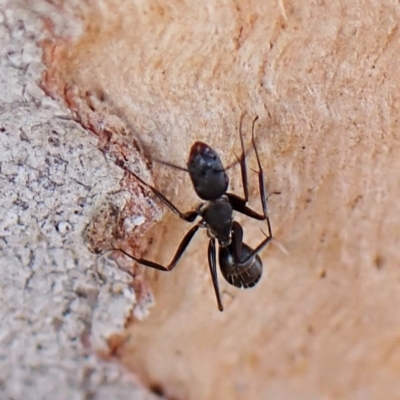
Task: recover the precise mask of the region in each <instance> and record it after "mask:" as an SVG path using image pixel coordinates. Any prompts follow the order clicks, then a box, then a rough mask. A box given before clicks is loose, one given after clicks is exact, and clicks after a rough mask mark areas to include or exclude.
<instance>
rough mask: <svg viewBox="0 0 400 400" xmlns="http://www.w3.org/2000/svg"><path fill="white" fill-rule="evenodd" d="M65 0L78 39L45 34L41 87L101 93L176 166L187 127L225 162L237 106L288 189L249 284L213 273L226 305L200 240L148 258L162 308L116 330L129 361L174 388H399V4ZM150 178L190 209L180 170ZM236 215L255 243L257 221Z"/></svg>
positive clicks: (289, 394)
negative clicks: (257, 276) (260, 270)
mask: <svg viewBox="0 0 400 400" xmlns="http://www.w3.org/2000/svg"><path fill="white" fill-rule="evenodd" d="M72 4H73V3H72V2H66V5H69V6H70V8H71V9H74V7H72ZM77 10H78V11H77ZM75 13H76V15H75V17H76V18H81V19H82V20H83V21H84V22H85V23H86V27H85V29H84V30H83V34H82V35H81V36H78V37H74V38H71V39H67V40H65V37H64V38H63V40H61V39H60V38H58V39H57V40H56V41H55V42H54V43H47V44H46V45H45V50H46V54H47V63H48V67H49V69H48V72H47V74H46V76H45V82H46V85H47V88H48V90H50V91H53V94H55V95H58V96H59V97H64V100H65V99H66V100H67V101H68V103H69V104H70V106H71V107H72V108H73V109H74V111H76V112H77V113H78V114H79V115H81V116H82V115H83V116H85V115H86V116H87V114H88V110H89V109H90V107H89V106H88V102H87V97H88V96H89V97H90V96H94V97H96V98H101V99H100V100H101V101H100V103H101V104H106V106H107V105H108V106H110V107H109V109H110V110H111V111H110V110H109V111H107V112H105V111H104V108H103V107H104V106H103V105H102V106H101V107H100V106H99V107H97V108H96V107H94V111H95V112H97V114H98V115H94V116H92V117H93V121H95V122H94V125H93V126H94V127H95V128H96V127H98V125H96V124H98V121H99V120H101V118H105V117H104V115H106V114H107V113H108V112H110V113H111V112H112V110H114V112H115V110H118V114H119V115H120V116H122V117H123V119H124V120H125V121H129V126H130V128H131V130H132V131H134V132H135V134H134V135H136V136H134V135H132V141H133V140H134V138H136V139H135V140H137V141H139V142H140V143H141V145H142V146H143V148H144V149H145V151H146V152H147V153H150V154H151V155H152V156H153V157H154V156H155V157H157V158H161V159H163V160H166V161H169V162H173V163H176V164H179V165H185V162H186V158H187V155H188V151H189V148H190V146H191V144H192V143H193V142H194V141H195V140H203V141H205V142H207V143H208V144H210V145H211V146H212V147H214V148H215V149H218V151H219V152H220V154H221V157H222V158H223V160H224V161H225V163H226V164H229V163H230V162H232V161H234V160H235V154H238V153H239V141H238V133H237V125H238V121H239V117H240V114H241V112H243V111H244V112H246V115H247V117H246V120H245V121H246V124H245V126H246V128H245V132H246V143H247V145H249V143H250V126H251V119H252V117H253V116H254V115H258V116H259V117H260V122H259V124H258V126H257V140H258V143H259V150H260V153H261V155H262V164H263V166H264V168H265V171H266V178H267V185H268V189H269V190H270V191H275V190H279V191H281V195H279V196H273V197H271V199H270V202H269V205H270V208H269V210H270V215H271V220H272V224H273V229H274V233H275V237H276V239H277V242H279V243H280V244H281V245H282V246H283V247H284V248H285V249H286V250H287V252H285V251H282V250H281V249H280V248H279V246H273V245H271V246H270V247H269V248H268V249H266V250H265V251H264V252H263V253H262V259H263V263H264V268H265V270H264V276H263V279H262V281H261V282H260V284H259V285H258V286H257V287H256V288H254V289H252V290H248V291H239V290H237V289H235V288H232V287H229V286H228V285H227V284H225V283H223V282H221V285H222V289H223V291H224V296H223V301H224V303H225V306H226V311H225V312H224V313H219V312H218V311H217V308H216V303H215V298H214V293H213V290H212V286H211V280H210V277H209V275H208V270H207V263H206V238H205V235H199V238H198V239H196V241H194V242H193V245H192V246H191V247H190V249H189V251H188V253H187V255H185V257H184V259H182V262H181V264H180V265H179V266H178V267H177V268H176V270H175V271H174V272H172V273H170V274H162V273H159V272H155V271H151V270H146V271H145V269H144V268H142V269H141V271H143V273H144V274H145V277H146V279H147V283H148V285H149V286H150V287H151V289H152V292H153V295H154V298H155V301H156V305H155V307H154V308H153V309H152V310H151V313H150V315H149V316H148V317H147V318H146V319H145V320H143V321H137V320H135V321H133V322H132V323H131V324H130V325H129V326H128V328H127V330H126V332H125V333H124V334H122V335H123V336H124V335H126V336H125V339H126V340H124V341H122V342H121V343H122V344H121V345H120V346H117V348H114V352H115V354H117V355H118V357H119V358H120V360H121V362H122V363H123V364H124V365H126V366H127V367H128V368H129V369H131V370H132V371H134V372H135V373H137V374H138V375H139V376H140V377H141V379H142V380H143V381H144V382H146V383H147V384H148V385H150V386H152V387H157V389H158V390H159V391H162V392H163V393H165V394H166V395H167V397H168V398H170V399H185V400H187V399H195V400H198V399H201V400H202V399H255V400H258V399H296V400H299V399H363V400H364V399H377V398H386V399H395V398H398V397H399V396H400V381H399V379H398V375H399V372H400V358H399V357H400V347H399V334H400V314H399V312H398V309H399V305H400V280H399V279H400V270H399V260H400V247H399V241H400V240H399V239H400V230H399V222H400V213H399V211H400V210H399V208H400V206H399V201H398V199H399V195H400V185H399V183H400V168H399V167H400V147H399V107H400V103H399V96H400V95H399V93H400V78H399V77H398V73H397V70H398V54H399V50H400V49H399V47H400V41H399V38H400V34H399V29H398V21H399V17H400V8H399V6H398V4H397V3H396V2H395V1H384V2H378V1H373V0H371V1H360V0H359V1H354V2H351V4H350V3H344V2H339V1H333V2H324V1H320V2H316V1H305V2H302V3H301V4H299V3H296V2H294V1H287V0H283V1H279V2H271V1H261V0H257V1H251V2H249V1H244V0H243V1H241V0H240V1H236V2H233V1H232V2H225V3H223V4H221V3H218V2H208V3H207V6H206V5H200V3H183V2H178V1H170V2H168V5H167V4H165V2H162V1H159V2H157V1H154V2H151V4H149V3H148V2H145V1H140V0H136V1H134V2H133V1H132V2H129V5H128V4H127V2H124V1H120V0H114V1H111V0H97V1H92V2H87V3H85V5H81V8H77V9H75ZM65 88H67V89H68V91H67V92H66V91H65V90H64V89H65ZM65 93H67V94H65ZM88 93H89V95H88ZM99 93H100V94H99ZM82 99H84V101H82ZM85 99H86V100H85ZM104 99H106V100H104ZM92 108H93V107H92ZM96 118H97V119H96ZM94 130H96V129H94ZM97 131H98V133H99V131H100V130H98V129H97ZM254 162H255V160H254V155H253V154H250V156H249V163H250V165H251V166H252V167H254V166H255V164H254ZM153 173H154V180H155V183H156V185H157V187H158V188H160V190H162V191H163V193H165V194H166V195H168V196H169V197H170V198H171V199H172V200H173V201H174V202H176V204H177V205H178V206H179V207H181V208H182V209H185V210H187V209H190V208H192V207H193V206H194V205H196V202H197V199H196V198H195V196H194V194H193V190H192V188H191V185H190V182H189V179H188V177H187V176H185V174H184V173H181V172H176V171H174V170H171V169H167V168H165V167H157V166H155V168H154V170H153ZM231 175H232V181H231V182H232V189H233V190H234V191H236V192H237V193H238V194H241V193H242V192H241V188H240V184H239V183H240V179H239V170H238V168H234V169H232V170H231ZM250 178H251V190H250V193H251V197H252V200H251V204H252V205H253V206H254V207H256V208H258V209H260V204H259V200H258V198H257V184H256V180H257V179H256V175H255V174H253V173H251V174H250ZM147 217H148V218H150V219H151V218H152V217H151V216H150V215H149V216H147ZM148 221H149V223H150V222H151V221H150V220H148ZM240 221H241V222H243V225H244V227H245V241H246V242H247V243H249V244H251V245H252V246H255V245H256V244H257V243H258V241H259V240H260V239H261V238H262V234H260V230H259V229H260V227H261V228H263V225H262V224H259V223H254V222H253V221H248V220H246V219H240ZM187 229H188V226H187V225H186V224H185V223H183V222H182V223H181V222H178V221H177V219H176V218H175V216H173V215H172V216H170V215H169V214H168V215H167V216H166V217H165V218H164V219H163V221H162V223H160V224H158V225H156V226H155V227H154V228H153V229H152V230H151V231H150V232H149V233H148V234H147V235H148V236H147V238H151V239H152V244H151V245H149V246H147V245H146V243H147V242H146V241H143V242H142V244H143V250H146V256H148V257H149V258H151V259H153V260H157V261H159V262H164V263H166V262H167V261H168V260H169V259H170V258H171V257H172V254H173V253H174V251H175V248H176V247H177V245H178V243H179V240H180V237H181V236H182V235H183V234H184V233H185V231H186V230H187ZM201 236H202V237H201ZM136 245H137V244H136ZM133 250H134V249H133Z"/></svg>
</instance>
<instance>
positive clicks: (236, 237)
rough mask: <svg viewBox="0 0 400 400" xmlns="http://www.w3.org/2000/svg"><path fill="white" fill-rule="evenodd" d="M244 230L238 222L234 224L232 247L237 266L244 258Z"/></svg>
mask: <svg viewBox="0 0 400 400" xmlns="http://www.w3.org/2000/svg"><path fill="white" fill-rule="evenodd" d="M242 243H243V228H242V226H241V225H240V224H239V222H237V221H233V224H232V246H233V251H234V256H235V261H236V264H237V263H238V262H240V260H241V258H242Z"/></svg>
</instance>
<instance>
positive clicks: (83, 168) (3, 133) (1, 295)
mask: <svg viewBox="0 0 400 400" xmlns="http://www.w3.org/2000/svg"><path fill="white" fill-rule="evenodd" d="M31 3H32V2H26V1H16V0H11V1H0V54H1V56H0V182H1V194H0V314H1V316H2V320H1V325H0V387H1V389H0V398H1V399H27V400H38V399H41V400H46V399H49V400H50V399H51V400H62V399H63V400H64V399H71V400H73V399H74V400H75V399H76V400H78V399H82V400H83V399H99V400H100V399H110V398H113V399H126V400H128V399H129V400H131V399H143V400H144V399H150V398H152V396H150V395H149V394H147V391H145V390H143V389H139V386H138V383H137V382H136V384H135V383H134V382H133V381H134V379H135V378H134V376H132V375H130V374H129V373H127V372H126V371H124V373H122V368H120V367H119V366H118V365H116V364H111V363H104V362H102V361H101V360H99V359H98V358H97V357H96V352H97V351H98V350H101V349H106V342H105V339H106V338H107V337H108V336H109V335H110V334H112V333H115V332H117V331H120V330H122V329H123V327H124V323H125V319H126V317H127V316H130V315H131V314H132V309H133V308H134V307H135V304H136V303H135V292H134V290H133V288H132V283H131V282H132V278H131V277H130V276H129V275H128V274H127V273H126V272H123V271H121V270H120V269H119V268H117V266H116V265H115V263H111V262H110V261H108V260H107V258H106V257H100V258H98V257H97V256H95V255H94V254H92V253H90V252H89V251H88V248H87V246H86V245H85V244H84V241H83V232H84V230H85V227H86V226H87V225H88V224H89V222H90V221H92V220H93V215H94V214H95V213H96V210H98V209H99V208H100V209H101V208H104V206H106V205H107V204H108V201H111V200H112V201H116V202H117V200H118V199H119V201H121V200H122V198H126V197H129V195H128V196H127V193H119V195H112V193H111V192H112V191H113V190H114V191H118V190H119V180H120V179H121V177H122V173H121V171H120V170H119V169H118V168H116V167H115V165H113V164H112V163H107V162H106V160H105V158H104V156H103V154H102V153H101V152H100V151H99V150H98V143H97V142H98V141H97V140H96V138H95V137H94V136H90V135H89V134H88V132H86V131H84V130H83V129H82V127H81V126H80V125H78V124H77V123H75V122H74V121H73V120H72V118H71V114H70V112H69V111H68V110H67V109H65V108H63V107H60V106H59V105H58V104H57V103H56V102H55V101H53V100H52V99H50V98H49V97H48V96H46V95H45V93H44V92H43V91H42V90H41V88H40V86H39V83H40V78H41V73H42V71H43V64H42V52H41V49H40V48H39V47H38V41H39V40H40V39H43V38H44V37H45V35H46V33H45V29H44V25H43V23H42V22H41V20H40V19H39V15H38V14H36V13H35V12H33V10H32V7H31V6H32V4H31ZM34 3H35V4H36V5H39V3H40V2H34ZM41 4H42V6H43V7H42V10H43V11H45V10H47V11H49V10H51V9H52V8H50V7H48V4H47V3H41ZM46 7H47V8H46Z"/></svg>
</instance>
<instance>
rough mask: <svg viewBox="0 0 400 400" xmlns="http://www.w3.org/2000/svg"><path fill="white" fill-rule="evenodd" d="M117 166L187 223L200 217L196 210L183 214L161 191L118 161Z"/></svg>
mask: <svg viewBox="0 0 400 400" xmlns="http://www.w3.org/2000/svg"><path fill="white" fill-rule="evenodd" d="M116 164H117V165H118V166H119V167H121V168H122V169H123V170H124V171H125V172H128V173H129V174H131V175H132V176H133V177H134V178H135V179H137V180H138V181H139V182H140V183H141V184H142V185H143V186H145V187H147V188H149V189H150V190H151V191H152V192H153V193H154V194H155V195H156V196H157V197H158V198H159V199H160V200H161V201H162V202H163V203H164V204H165V205H166V206H167V207H168V208H169V209H170V210H171V211H172V212H173V213H175V214H177V215H179V218H181V219H183V220H185V221H187V222H193V221H194V220H195V219H196V218H197V217H198V215H199V213H198V212H197V211H196V210H194V211H188V212H185V213H183V212H181V211H179V210H178V208H177V207H176V206H175V205H174V204H173V203H172V201H170V200H168V199H167V198H166V197H165V196H164V195H163V194H162V193H161V192H160V191H159V190H157V189H156V188H155V187H154V186H152V185H150V184H148V183H146V182H145V181H144V180H143V179H142V178H140V177H139V176H137V175H136V174H135V173H134V172H132V171H131V170H129V169H128V168H127V167H126V166H125V164H124V163H123V162H122V161H120V160H117V162H116Z"/></svg>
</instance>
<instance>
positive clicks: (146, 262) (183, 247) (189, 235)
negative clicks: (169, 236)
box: [113, 225, 201, 271]
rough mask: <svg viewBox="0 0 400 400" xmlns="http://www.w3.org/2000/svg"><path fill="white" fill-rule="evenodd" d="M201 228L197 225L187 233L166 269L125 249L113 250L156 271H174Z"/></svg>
mask: <svg viewBox="0 0 400 400" xmlns="http://www.w3.org/2000/svg"><path fill="white" fill-rule="evenodd" d="M200 226H201V225H195V226H193V227H192V228H191V229H190V230H189V231H188V232H187V233H186V235H185V236H184V238H183V239H182V241H181V243H180V245H179V247H178V249H177V250H176V253H175V255H174V257H173V259H172V261H171V262H170V263H169V264H168V266H166V267H164V266H163V265H161V264H158V263H155V262H153V261H150V260H145V259H143V258H136V257H134V256H132V255H131V254H129V253H127V252H126V251H125V250H123V249H120V248H116V247H114V248H113V249H114V250H118V251H120V252H121V253H123V254H125V255H126V256H127V257H129V258H131V259H132V260H134V261H136V262H137V263H139V264H142V265H144V266H146V267H150V268H155V269H158V270H159V271H172V270H173V269H174V268H175V266H176V264H177V263H178V261H179V260H180V259H181V257H182V255H183V253H184V252H185V250H186V248H187V246H188V245H189V243H190V241H191V240H192V238H193V236H194V235H195V234H196V232H197V231H198V229H199V228H200Z"/></svg>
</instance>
